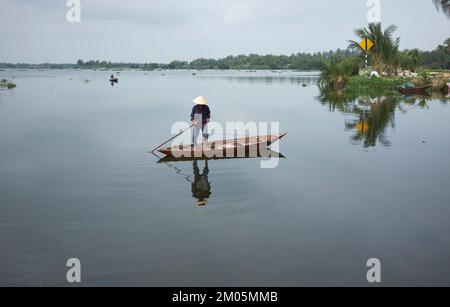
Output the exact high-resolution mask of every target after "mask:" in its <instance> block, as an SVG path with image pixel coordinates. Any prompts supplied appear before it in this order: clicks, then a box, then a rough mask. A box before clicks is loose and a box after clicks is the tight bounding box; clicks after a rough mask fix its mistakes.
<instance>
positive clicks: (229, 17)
mask: <svg viewBox="0 0 450 307" xmlns="http://www.w3.org/2000/svg"><path fill="white" fill-rule="evenodd" d="M366 2H367V0H344V1H329V0H81V22H80V23H69V22H67V20H66V13H67V11H68V10H69V8H68V7H66V0H39V1H36V0H1V1H0V35H1V43H0V62H29V63H38V62H54V63H63V62H64V63H66V62H68V63H73V62H76V60H77V59H84V60H88V59H99V60H102V59H104V60H107V61H124V62H168V61H171V60H174V59H179V60H192V59H194V58H199V57H207V58H209V57H212V58H218V57H224V56H227V55H230V54H233V55H237V54H248V53H259V54H291V53H296V52H302V51H305V52H315V51H324V50H331V49H336V48H346V46H347V40H348V39H351V38H353V30H354V29H355V28H357V27H361V26H363V25H365V24H367V19H366V14H367V11H368V8H367V6H366ZM381 4H382V15H381V17H382V23H383V24H384V25H386V24H396V25H397V26H399V30H398V32H397V33H398V36H400V37H401V48H402V49H404V48H415V47H417V48H420V49H426V50H431V49H434V48H435V47H436V46H437V45H438V44H440V43H442V42H443V41H444V40H445V39H446V38H448V37H450V20H449V19H448V18H446V17H445V16H444V15H442V14H440V13H438V12H437V11H436V9H435V7H434V5H433V4H432V1H431V0H381Z"/></svg>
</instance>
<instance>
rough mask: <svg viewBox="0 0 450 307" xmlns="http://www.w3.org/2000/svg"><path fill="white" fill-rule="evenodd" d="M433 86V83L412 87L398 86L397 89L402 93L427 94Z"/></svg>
mask: <svg viewBox="0 0 450 307" xmlns="http://www.w3.org/2000/svg"><path fill="white" fill-rule="evenodd" d="M431 86H432V85H431V84H430V85H425V86H417V87H412V88H403V87H401V86H399V87H397V90H398V91H399V92H400V93H402V94H425V93H426V92H427V91H428V90H429V89H430V88H431Z"/></svg>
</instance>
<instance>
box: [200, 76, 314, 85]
mask: <svg viewBox="0 0 450 307" xmlns="http://www.w3.org/2000/svg"><path fill="white" fill-rule="evenodd" d="M213 78H220V79H223V80H226V81H228V82H232V83H234V82H236V83H253V84H260V83H264V84H267V85H271V84H295V85H301V86H303V87H306V86H313V85H316V84H317V80H318V79H317V76H314V75H312V76H201V77H199V79H205V80H210V79H213Z"/></svg>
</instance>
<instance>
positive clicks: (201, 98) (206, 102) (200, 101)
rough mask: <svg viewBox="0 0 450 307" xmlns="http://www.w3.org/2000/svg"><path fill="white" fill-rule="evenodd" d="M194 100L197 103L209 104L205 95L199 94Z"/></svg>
mask: <svg viewBox="0 0 450 307" xmlns="http://www.w3.org/2000/svg"><path fill="white" fill-rule="evenodd" d="M193 102H194V103H195V104H200V105H207V104H208V101H206V99H205V97H203V96H198V97H197V98H195V99H194V100H193Z"/></svg>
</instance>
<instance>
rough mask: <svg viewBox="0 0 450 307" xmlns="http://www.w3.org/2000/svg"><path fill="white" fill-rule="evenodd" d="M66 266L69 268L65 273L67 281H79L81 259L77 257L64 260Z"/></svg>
mask: <svg viewBox="0 0 450 307" xmlns="http://www.w3.org/2000/svg"><path fill="white" fill-rule="evenodd" d="M66 266H67V267H69V268H70V269H69V270H68V271H67V273H66V280H67V282H68V283H80V282H81V261H80V259H78V258H70V259H68V260H67V262H66Z"/></svg>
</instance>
